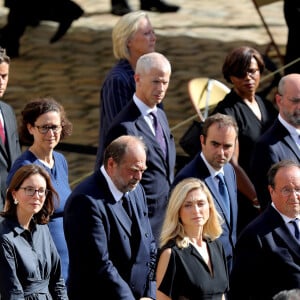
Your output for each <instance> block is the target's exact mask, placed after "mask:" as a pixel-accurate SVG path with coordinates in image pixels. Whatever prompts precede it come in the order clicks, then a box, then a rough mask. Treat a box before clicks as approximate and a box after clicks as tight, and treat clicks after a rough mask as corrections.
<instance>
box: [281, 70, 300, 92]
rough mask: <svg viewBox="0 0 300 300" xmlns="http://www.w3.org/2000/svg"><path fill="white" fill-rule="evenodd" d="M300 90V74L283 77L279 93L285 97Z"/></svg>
mask: <svg viewBox="0 0 300 300" xmlns="http://www.w3.org/2000/svg"><path fill="white" fill-rule="evenodd" d="M295 89H296V90H297V89H299V90H300V74H296V73H293V74H288V75H286V76H284V77H282V78H281V79H280V81H279V84H278V93H279V94H280V95H284V94H285V93H288V92H289V91H292V90H295Z"/></svg>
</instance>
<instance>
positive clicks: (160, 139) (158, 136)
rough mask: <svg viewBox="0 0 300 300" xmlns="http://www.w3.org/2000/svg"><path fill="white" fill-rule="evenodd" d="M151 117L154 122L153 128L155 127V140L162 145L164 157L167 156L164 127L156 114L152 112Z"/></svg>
mask: <svg viewBox="0 0 300 300" xmlns="http://www.w3.org/2000/svg"><path fill="white" fill-rule="evenodd" d="M150 116H151V117H152V120H153V127H154V130H155V138H156V140H157V142H158V144H159V145H160V147H161V149H162V151H163V153H164V155H165V156H166V152H167V151H166V149H167V147H166V141H165V138H164V133H163V130H162V127H161V125H160V123H159V121H158V119H157V115H156V112H154V111H152V112H151V113H150Z"/></svg>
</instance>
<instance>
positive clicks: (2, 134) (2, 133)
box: [0, 120, 5, 144]
mask: <svg viewBox="0 0 300 300" xmlns="http://www.w3.org/2000/svg"><path fill="white" fill-rule="evenodd" d="M0 138H1V140H2V143H3V144H5V130H4V127H3V124H2V122H1V120H0Z"/></svg>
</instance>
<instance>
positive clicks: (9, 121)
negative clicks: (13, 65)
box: [0, 48, 21, 210]
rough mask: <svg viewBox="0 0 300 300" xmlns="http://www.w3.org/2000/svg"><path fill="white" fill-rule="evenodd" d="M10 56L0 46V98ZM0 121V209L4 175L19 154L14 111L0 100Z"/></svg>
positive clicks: (2, 197)
mask: <svg viewBox="0 0 300 300" xmlns="http://www.w3.org/2000/svg"><path fill="white" fill-rule="evenodd" d="M9 66H10V58H9V57H8V56H7V55H6V51H5V49H3V48H0V98H2V97H3V95H4V93H5V91H6V88H7V83H8V78H9ZM0 122H1V124H0V125H2V127H3V128H4V135H5V139H4V141H3V140H2V139H1V138H0V190H1V191H0V192H1V193H0V210H2V209H3V206H4V201H5V195H6V177H7V174H8V172H9V170H10V168H11V166H12V164H13V162H14V161H15V159H16V158H17V157H18V156H19V155H20V154H21V148H20V143H19V135H18V128H17V121H16V116H15V113H14V111H13V109H12V107H11V106H10V105H8V104H7V103H5V102H3V101H0Z"/></svg>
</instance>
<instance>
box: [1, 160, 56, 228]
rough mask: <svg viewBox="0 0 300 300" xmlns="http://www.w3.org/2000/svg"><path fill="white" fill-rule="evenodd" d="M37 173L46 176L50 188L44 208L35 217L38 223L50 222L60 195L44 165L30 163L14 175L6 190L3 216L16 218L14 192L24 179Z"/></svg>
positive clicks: (48, 188)
mask: <svg viewBox="0 0 300 300" xmlns="http://www.w3.org/2000/svg"><path fill="white" fill-rule="evenodd" d="M35 174H40V175H41V176H42V177H44V178H45V180H46V189H47V190H48V193H47V195H46V200H45V202H44V205H43V207H42V209H41V210H40V211H39V212H38V213H36V214H35V215H34V219H35V221H36V223H37V224H47V223H48V222H49V220H50V216H51V215H52V214H53V212H54V209H55V206H56V205H55V204H56V203H54V201H59V196H58V194H57V192H56V191H55V189H54V187H53V185H52V183H51V179H50V176H49V174H48V173H47V171H46V170H45V169H44V168H43V167H41V166H39V165H36V164H29V165H24V166H22V167H20V168H19V169H18V170H17V171H16V173H15V174H14V176H13V177H12V179H11V181H10V184H9V187H8V189H7V191H6V199H5V206H4V210H3V211H2V212H1V213H0V215H1V216H2V217H5V218H9V217H10V218H12V217H13V218H15V217H16V216H17V205H15V204H14V197H13V194H12V192H13V191H17V190H19V188H20V187H21V185H22V184H23V182H24V180H25V179H27V178H28V177H30V176H31V175H35ZM54 199H56V200H54ZM57 206H58V203H57Z"/></svg>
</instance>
